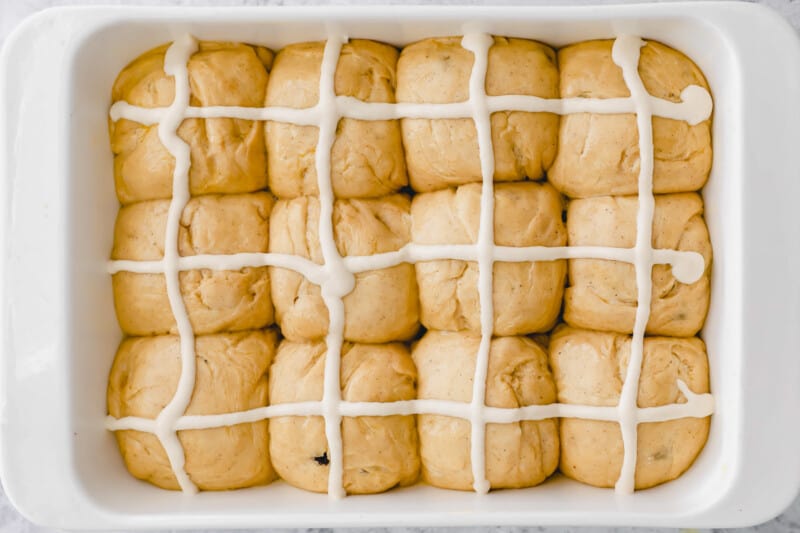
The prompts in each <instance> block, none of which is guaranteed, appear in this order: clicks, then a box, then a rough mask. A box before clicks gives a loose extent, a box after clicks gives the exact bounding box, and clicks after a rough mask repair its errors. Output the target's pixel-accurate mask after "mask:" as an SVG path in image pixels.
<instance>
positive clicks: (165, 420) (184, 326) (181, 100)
mask: <svg viewBox="0 0 800 533" xmlns="http://www.w3.org/2000/svg"><path fill="white" fill-rule="evenodd" d="M195 50H197V41H195V40H194V39H193V38H192V37H190V36H189V35H185V36H183V37H181V38H179V39H176V40H175V42H174V43H173V44H172V46H170V47H169V48H168V49H167V53H166V55H165V56H164V72H166V73H167V75H169V76H172V77H173V79H174V80H175V98H174V99H173V101H172V105H170V106H169V108H168V110H167V113H166V114H165V115H164V117H163V119H162V121H161V122H160V123H159V125H158V137H159V139H160V140H161V144H163V145H164V148H166V149H167V151H169V153H171V154H172V156H173V157H174V158H175V169H174V171H173V174H172V199H171V200H170V204H169V210H168V211H167V229H166V236H165V237H164V260H163V261H164V279H165V282H166V286H167V297H168V298H169V305H170V308H171V309H172V314H173V315H174V317H175V322H176V324H177V327H178V333H179V335H180V358H181V374H180V378H179V379H178V386H177V388H176V389H175V394H174V395H173V396H172V399H171V400H170V401H169V403H168V404H167V405H166V406H165V407H164V409H163V410H162V411H161V413H160V414H159V415H158V417H157V418H156V435H157V436H158V439H159V440H160V441H161V445H162V446H163V447H164V451H165V452H166V454H167V457H168V458H169V462H170V465H171V466H172V471H173V472H174V473H175V477H176V478H177V480H178V484H179V485H180V487H181V490H183V491H184V492H188V493H192V492H196V491H197V487H196V486H195V485H194V483H192V480H191V479H189V476H188V475H187V474H186V470H185V469H184V462H185V456H184V452H183V446H181V443H180V440H179V439H178V434H177V433H176V432H175V423H176V422H177V420H178V418H180V417H181V415H183V414H184V412H185V411H186V408H187V407H188V405H189V402H190V401H191V398H192V392H193V391H194V381H195V353H194V331H193V330H192V324H191V322H189V315H188V314H187V312H186V306H185V305H184V303H183V296H182V294H181V286H180V271H179V270H178V233H179V231H180V221H181V215H182V214H183V208H184V207H185V206H186V204H187V202H188V201H189V197H190V193H189V167H190V165H191V154H190V152H189V145H188V144H186V143H185V142H184V141H183V140H182V139H181V138H180V137H178V128H179V127H180V125H181V123H182V122H183V116H184V113H185V112H186V108H187V107H188V106H189V71H188V67H187V64H188V61H189V58H190V57H191V56H192V54H193V53H194V52H195Z"/></svg>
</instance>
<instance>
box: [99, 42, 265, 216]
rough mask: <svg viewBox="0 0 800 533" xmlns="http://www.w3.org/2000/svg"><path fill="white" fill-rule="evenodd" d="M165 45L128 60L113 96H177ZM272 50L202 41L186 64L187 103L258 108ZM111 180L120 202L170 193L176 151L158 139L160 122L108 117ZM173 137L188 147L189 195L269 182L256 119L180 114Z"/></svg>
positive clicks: (161, 99)
mask: <svg viewBox="0 0 800 533" xmlns="http://www.w3.org/2000/svg"><path fill="white" fill-rule="evenodd" d="M167 47H168V45H163V46H160V47H158V48H155V49H153V50H150V51H149V52H146V53H145V54H143V55H141V56H140V57H138V58H137V59H135V60H134V61H132V62H131V63H130V64H129V65H128V66H127V67H125V69H123V70H122V72H120V74H119V76H118V77H117V80H116V82H115V83H114V87H113V90H112V94H111V98H112V100H113V101H114V102H118V101H125V102H128V103H130V104H133V105H137V106H142V107H166V106H169V105H170V104H171V103H172V99H173V97H174V94H175V88H174V82H173V79H172V77H171V76H167V75H166V73H165V72H164V54H165V52H166V50H167ZM271 64H272V52H270V51H269V50H267V49H266V48H261V47H255V46H249V45H246V44H239V43H220V42H200V43H199V50H198V52H196V53H195V54H194V55H192V57H191V59H190V60H189V63H188V69H189V84H190V89H191V101H190V104H191V105H193V106H216V105H222V106H243V107H261V106H262V105H263V104H264V95H265V91H266V86H267V68H269V66H270V65H271ZM109 128H110V136H111V150H112V152H113V153H114V180H115V183H116V188H117V196H118V198H119V201H120V202H121V203H122V204H129V203H132V202H138V201H142V200H155V199H162V198H170V197H171V196H172V172H173V169H174V166H175V159H174V157H173V156H172V155H171V154H170V153H169V152H168V151H167V150H166V148H165V147H164V146H163V145H162V144H161V141H160V139H159V137H158V125H157V124H152V125H147V126H146V125H143V124H139V123H137V122H133V121H130V120H125V119H122V120H119V121H117V122H110V123H109ZM178 136H179V137H180V138H181V139H183V140H184V141H186V142H187V143H188V144H189V147H190V149H191V163H192V166H191V169H190V171H189V185H190V189H191V192H192V194H195V195H197V194H209V193H242V192H251V191H256V190H259V189H263V188H264V187H265V186H266V184H267V170H266V155H265V150H264V130H263V125H262V123H260V122H254V121H250V120H239V119H231V118H213V119H194V118H191V119H186V120H184V121H183V124H181V126H180V127H179V128H178Z"/></svg>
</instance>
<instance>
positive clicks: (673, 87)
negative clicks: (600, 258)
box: [548, 40, 711, 198]
mask: <svg viewBox="0 0 800 533" xmlns="http://www.w3.org/2000/svg"><path fill="white" fill-rule="evenodd" d="M612 47H613V41H611V40H607V41H586V42H582V43H578V44H574V45H570V46H566V47H564V48H562V49H561V50H559V52H558V63H559V67H560V72H561V97H562V98H573V97H585V98H615V97H626V96H630V92H629V91H628V88H627V86H626V85H625V82H624V80H623V79H622V70H621V69H620V68H619V67H617V66H616V65H615V64H614V62H613V61H612V59H611V49H612ZM639 75H640V76H641V78H642V81H643V82H644V86H645V88H646V89H647V91H648V92H649V93H650V94H651V95H653V96H655V97H657V98H662V99H665V100H669V101H671V102H679V101H680V100H681V98H680V95H681V91H683V90H684V89H685V88H686V87H688V86H689V85H699V86H700V87H703V88H705V89H706V90H708V84H707V83H706V80H705V78H704V77H703V73H702V72H700V69H698V68H697V66H696V65H695V64H694V63H693V62H692V60H691V59H689V58H688V57H686V56H685V55H683V54H682V53H680V52H678V51H677V50H674V49H672V48H669V47H667V46H664V45H663V44H660V43H657V42H654V41H648V42H647V45H646V46H644V47H643V48H642V51H641V59H640V62H639ZM653 143H654V147H655V151H654V156H655V163H654V165H655V166H654V172H653V188H654V190H655V192H656V193H673V192H687V191H696V190H698V189H700V188H701V187H702V186H703V185H704V184H705V182H706V179H707V178H708V173H709V170H710V168H711V120H710V119H709V120H706V121H704V122H701V123H700V124H697V125H696V126H689V124H688V123H686V122H684V121H679V120H671V119H667V118H661V117H654V118H653ZM638 176H639V134H638V130H637V127H636V117H635V116H634V115H632V114H625V115H594V114H589V113H581V114H575V115H566V116H564V117H562V118H561V129H560V133H559V143H558V155H557V156H556V159H555V162H554V163H553V167H552V168H551V169H550V171H549V173H548V179H549V180H550V181H551V182H552V183H553V185H555V186H556V188H558V189H559V190H560V191H561V192H563V193H564V194H567V195H568V196H571V197H575V198H585V197H589V196H601V195H607V194H613V195H617V194H636V192H637V191H638Z"/></svg>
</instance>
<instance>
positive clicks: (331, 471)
mask: <svg viewBox="0 0 800 533" xmlns="http://www.w3.org/2000/svg"><path fill="white" fill-rule="evenodd" d="M346 40H347V39H346V38H345V37H344V36H342V35H338V34H334V33H333V32H332V33H331V35H330V36H329V37H328V40H327V41H326V43H325V50H324V51H323V54H322V64H321V65H320V73H319V100H318V102H317V110H318V111H319V117H320V123H319V133H318V135H319V137H318V140H317V147H316V151H315V154H314V157H315V159H314V161H315V164H316V170H317V184H318V187H319V244H320V248H321V250H322V257H323V260H324V264H323V269H324V272H323V282H322V283H321V285H320V291H321V293H322V299H323V301H324V303H325V306H326V307H327V308H328V334H327V335H326V336H325V345H326V353H325V374H324V385H323V392H322V404H323V407H322V410H323V415H324V418H325V437H326V438H327V440H328V495H329V496H331V497H332V498H342V497H344V495H345V491H344V486H343V472H344V464H343V463H344V454H343V453H342V428H341V423H342V416H341V413H340V411H339V404H340V403H341V401H342V390H341V383H340V375H339V371H340V368H341V357H342V344H343V343H344V322H345V316H344V301H343V300H342V298H343V297H344V296H345V295H347V294H348V293H349V292H350V291H352V290H353V287H354V286H355V277H354V276H353V274H352V273H351V272H350V271H349V270H347V267H346V266H345V264H344V260H343V259H342V257H341V255H339V250H338V249H337V247H336V240H335V237H334V229H333V205H334V195H333V182H332V177H331V149H332V148H333V142H334V140H335V139H336V126H337V124H338V122H339V113H338V111H337V108H336V92H335V87H334V80H335V75H336V65H337V63H338V62H339V55H340V53H341V50H342V44H344V42H346Z"/></svg>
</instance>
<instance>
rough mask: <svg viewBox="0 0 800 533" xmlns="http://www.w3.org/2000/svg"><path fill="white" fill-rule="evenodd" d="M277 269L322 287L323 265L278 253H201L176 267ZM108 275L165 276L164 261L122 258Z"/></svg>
mask: <svg viewBox="0 0 800 533" xmlns="http://www.w3.org/2000/svg"><path fill="white" fill-rule="evenodd" d="M263 266H275V267H281V268H286V269H289V270H293V271H294V272H297V273H299V274H302V275H303V276H304V277H306V278H308V280H309V281H311V282H312V283H316V284H320V283H322V281H323V277H324V275H323V274H324V272H323V268H322V266H320V265H318V264H316V263H314V262H313V261H311V260H309V259H306V258H304V257H300V256H298V255H290V254H277V253H271V252H270V253H237V254H230V255H216V254H201V255H187V256H184V257H179V258H178V262H177V268H178V270H179V271H184V270H199V269H209V270H241V269H242V268H247V267H263ZM107 270H108V273H109V274H116V273H117V272H135V273H137V274H163V273H164V261H163V260H161V261H131V260H127V259H120V260H115V261H109V263H108V269H107Z"/></svg>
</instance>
